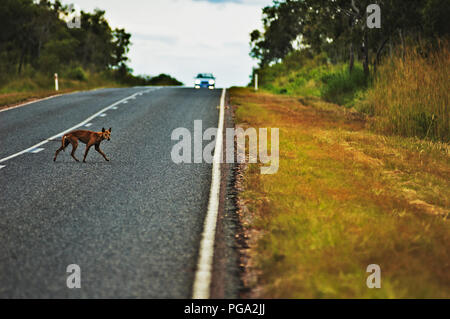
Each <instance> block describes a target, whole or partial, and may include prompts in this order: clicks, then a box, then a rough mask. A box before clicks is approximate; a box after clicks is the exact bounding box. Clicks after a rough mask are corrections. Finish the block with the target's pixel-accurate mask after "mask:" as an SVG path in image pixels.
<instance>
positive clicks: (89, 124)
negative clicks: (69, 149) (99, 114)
mask: <svg viewBox="0 0 450 319" xmlns="http://www.w3.org/2000/svg"><path fill="white" fill-rule="evenodd" d="M91 125H92V123H87V124H85V125H84V126H86V127H89V126H91Z"/></svg>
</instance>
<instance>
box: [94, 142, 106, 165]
mask: <svg viewBox="0 0 450 319" xmlns="http://www.w3.org/2000/svg"><path fill="white" fill-rule="evenodd" d="M95 150H96V151H97V152H99V153H100V154H102V156H103V157H104V159H105V160H106V161H108V162H109V159H108V158H107V157H106V155H105V153H103V152H102V150H101V149H100V144H95Z"/></svg>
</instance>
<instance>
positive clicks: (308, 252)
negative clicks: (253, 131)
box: [230, 88, 450, 298]
mask: <svg viewBox="0 0 450 319" xmlns="http://www.w3.org/2000/svg"><path fill="white" fill-rule="evenodd" d="M230 93H231V105H233V106H234V107H236V122H237V125H240V126H243V127H244V128H245V127H255V128H258V127H278V128H279V129H280V161H279V164H280V167H279V170H278V173H276V174H273V175H261V174H260V171H259V167H258V165H257V164H250V165H249V166H248V169H247V170H246V171H245V172H244V183H243V189H244V190H243V192H242V193H241V194H240V199H241V202H242V203H245V205H246V207H247V209H243V210H242V211H240V215H241V216H242V217H243V220H246V221H247V222H246V224H245V225H244V226H245V229H246V231H248V233H249V234H251V238H250V239H251V240H250V249H249V258H250V262H249V263H248V265H250V266H248V268H247V269H248V271H250V272H252V273H254V274H255V277H256V280H255V281H253V282H250V284H249V287H250V288H252V289H253V295H252V296H253V297H264V298H449V297H450V274H449V272H448V262H449V260H450V248H449V246H448V242H449V240H450V227H449V224H448V220H447V218H448V214H449V212H450V159H449V146H448V144H445V143H437V142H432V141H425V140H420V139H416V138H404V137H399V136H385V135H378V134H374V133H373V132H371V131H369V130H367V129H366V128H365V127H366V122H365V121H364V120H363V119H361V117H360V116H359V115H358V114H357V113H355V112H353V111H350V110H347V109H345V108H340V107H338V106H336V105H334V104H328V103H326V102H323V101H320V100H319V99H315V100H314V99H309V100H308V103H302V101H303V102H304V100H303V99H302V100H301V101H300V100H299V99H298V98H295V97H291V96H280V95H273V94H269V93H261V92H260V93H254V92H252V91H251V90H250V89H239V88H234V89H232V90H231V92H230ZM372 263H374V264H379V265H380V266H381V274H382V275H381V289H369V288H367V286H366V278H367V276H368V275H369V274H368V273H366V267H367V266H368V265H369V264H372Z"/></svg>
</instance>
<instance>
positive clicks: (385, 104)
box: [363, 42, 450, 143]
mask: <svg viewBox="0 0 450 319" xmlns="http://www.w3.org/2000/svg"><path fill="white" fill-rule="evenodd" d="M449 97H450V44H449V43H448V42H442V43H441V46H440V48H439V50H430V51H427V52H426V53H421V52H420V50H418V49H416V48H411V47H410V48H408V49H407V51H406V55H405V58H404V59H403V58H402V57H401V54H399V55H398V56H396V57H393V58H391V59H389V60H386V61H385V62H384V63H383V64H382V65H381V67H380V70H379V74H378V76H377V78H376V80H375V82H374V86H373V88H372V89H371V90H369V92H368V94H367V102H363V103H365V104H367V105H368V108H370V109H372V113H373V114H374V115H375V116H376V117H377V120H376V121H375V122H374V123H373V124H374V127H375V129H376V130H377V131H378V132H383V133H388V134H398V135H402V136H417V137H420V138H424V137H426V138H430V139H433V140H439V141H443V142H447V143H448V142H450V98H449Z"/></svg>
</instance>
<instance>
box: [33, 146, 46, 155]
mask: <svg viewBox="0 0 450 319" xmlns="http://www.w3.org/2000/svg"><path fill="white" fill-rule="evenodd" d="M43 150H44V148H42V147H38V148H35V149H34V150H31V151H30V153H34V154H36V153H39V152H40V151H43Z"/></svg>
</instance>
